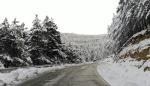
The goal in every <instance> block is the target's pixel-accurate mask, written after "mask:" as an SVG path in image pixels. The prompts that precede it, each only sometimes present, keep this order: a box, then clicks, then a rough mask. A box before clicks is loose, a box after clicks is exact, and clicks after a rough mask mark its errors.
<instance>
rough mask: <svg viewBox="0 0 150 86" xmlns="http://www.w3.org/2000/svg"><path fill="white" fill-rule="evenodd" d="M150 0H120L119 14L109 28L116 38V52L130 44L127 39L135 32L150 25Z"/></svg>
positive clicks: (111, 35)
mask: <svg viewBox="0 0 150 86" xmlns="http://www.w3.org/2000/svg"><path fill="white" fill-rule="evenodd" d="M149 25H150V0H120V2H119V6H118V8H117V15H115V16H114V18H113V23H112V24H111V26H110V27H109V28H108V29H109V34H110V37H111V38H112V39H113V40H114V42H115V44H114V52H115V53H119V52H120V51H121V50H122V49H123V47H125V46H126V45H128V43H127V41H128V40H129V38H131V37H132V36H133V35H134V34H135V33H137V32H140V31H142V30H144V29H146V30H147V31H149V29H150V27H149Z"/></svg>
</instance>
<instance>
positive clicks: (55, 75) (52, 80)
mask: <svg viewBox="0 0 150 86" xmlns="http://www.w3.org/2000/svg"><path fill="white" fill-rule="evenodd" d="M96 66H97V65H96V64H87V65H82V66H74V67H69V68H65V69H60V70H55V71H50V72H48V73H45V74H42V75H40V76H38V77H36V78H34V79H31V80H28V81H25V82H24V83H21V84H19V85H18V86H110V85H109V84H108V83H107V82H106V81H105V80H104V79H103V78H102V77H101V76H100V75H98V73H97V69H96Z"/></svg>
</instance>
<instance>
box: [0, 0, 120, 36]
mask: <svg viewBox="0 0 150 86" xmlns="http://www.w3.org/2000/svg"><path fill="white" fill-rule="evenodd" d="M118 2H119V0H0V22H2V21H3V19H4V18H5V17H7V18H8V20H9V22H11V21H12V20H13V19H14V18H17V20H19V21H20V22H25V24H26V26H27V27H31V25H32V21H33V19H34V17H35V14H38V15H39V18H40V19H43V18H44V17H45V16H46V15H48V16H49V17H52V18H53V19H54V21H55V23H56V24H57V25H58V27H59V31H60V32H65V33H78V34H92V35H94V34H106V33H107V27H108V25H110V24H111V21H112V17H113V13H115V12H116V8H117V6H118Z"/></svg>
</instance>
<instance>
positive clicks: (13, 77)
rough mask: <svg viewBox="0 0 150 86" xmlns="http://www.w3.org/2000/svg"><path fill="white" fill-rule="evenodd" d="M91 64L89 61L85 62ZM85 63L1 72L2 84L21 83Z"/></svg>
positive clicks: (8, 85)
mask: <svg viewBox="0 0 150 86" xmlns="http://www.w3.org/2000/svg"><path fill="white" fill-rule="evenodd" d="M85 64H89V63H85ZM79 65H83V64H65V65H61V66H53V67H43V68H36V67H29V68H19V69H17V70H14V71H11V72H10V73H0V86H6V85H7V86H14V85H15V84H19V83H21V82H23V81H25V80H28V79H31V78H34V77H36V76H37V75H39V74H42V73H45V72H49V71H54V70H56V69H63V68H66V67H70V66H79Z"/></svg>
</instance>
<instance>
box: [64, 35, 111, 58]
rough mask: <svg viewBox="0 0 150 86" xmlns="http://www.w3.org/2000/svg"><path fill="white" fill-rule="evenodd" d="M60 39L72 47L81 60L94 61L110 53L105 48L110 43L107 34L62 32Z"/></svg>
mask: <svg viewBox="0 0 150 86" xmlns="http://www.w3.org/2000/svg"><path fill="white" fill-rule="evenodd" d="M61 39H62V42H64V43H65V44H66V45H67V46H68V47H72V49H74V50H75V51H76V52H77V54H78V55H79V57H80V58H82V59H83V61H96V60H99V59H102V58H103V57H106V55H109V54H110V53H111V52H110V51H107V49H106V48H107V46H106V45H109V44H111V42H110V40H109V38H108V37H107V34H105V35H104V34H103V35H79V34H71V33H63V34H61ZM102 40H103V41H102Z"/></svg>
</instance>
